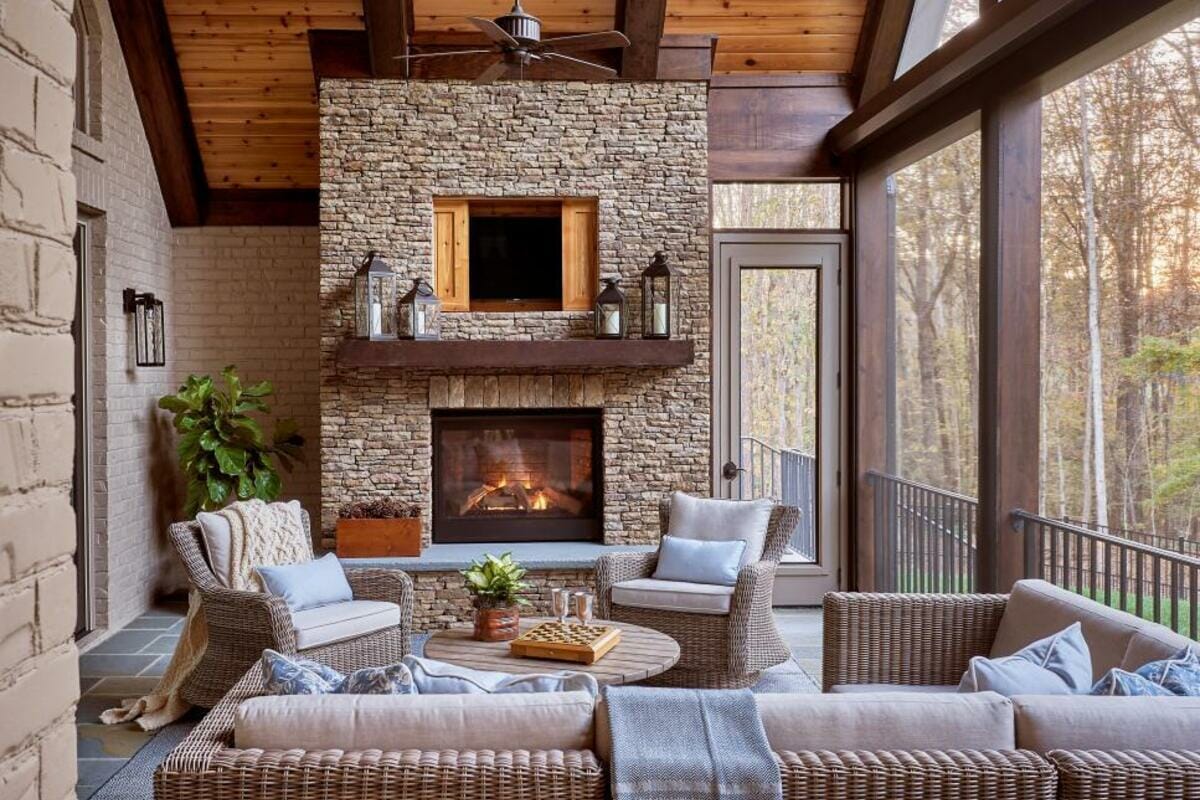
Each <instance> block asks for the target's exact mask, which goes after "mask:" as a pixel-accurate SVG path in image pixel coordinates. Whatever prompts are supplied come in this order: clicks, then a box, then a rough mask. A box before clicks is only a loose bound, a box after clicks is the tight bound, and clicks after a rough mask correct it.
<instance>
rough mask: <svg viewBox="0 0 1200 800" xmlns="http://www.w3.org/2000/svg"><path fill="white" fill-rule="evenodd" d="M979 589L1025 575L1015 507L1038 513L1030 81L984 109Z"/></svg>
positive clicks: (997, 587) (1037, 190) (1035, 212)
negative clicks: (1013, 516)
mask: <svg viewBox="0 0 1200 800" xmlns="http://www.w3.org/2000/svg"><path fill="white" fill-rule="evenodd" d="M982 126H983V131H982V132H983V137H982V138H983V152H982V154H981V163H982V171H983V175H982V195H981V198H980V206H981V216H982V219H981V241H980V264H979V530H978V552H979V559H978V562H977V565H978V566H977V569H978V573H977V575H976V580H977V587H978V589H979V591H984V592H992V591H999V592H1007V591H1008V590H1009V588H1010V587H1011V586H1012V583H1013V581H1015V580H1018V579H1019V578H1022V577H1024V573H1025V558H1024V537H1023V536H1021V535H1020V534H1019V533H1017V532H1016V531H1015V530H1014V528H1013V526H1012V522H1011V519H1012V518H1011V515H1012V511H1013V510H1014V509H1017V508H1023V509H1026V510H1031V511H1036V510H1037V502H1038V480H1039V475H1038V437H1039V425H1038V420H1039V410H1040V401H1041V363H1040V360H1041V359H1040V356H1041V228H1042V209H1041V182H1042V146H1041V142H1042V108H1041V99H1040V96H1039V94H1038V93H1037V91H1036V90H1035V89H1034V88H1033V87H1027V88H1026V89H1023V90H1018V91H1015V92H1011V93H1008V94H1004V95H999V96H995V97H993V98H991V99H989V100H988V101H987V103H986V104H985V106H984V108H983V116H982Z"/></svg>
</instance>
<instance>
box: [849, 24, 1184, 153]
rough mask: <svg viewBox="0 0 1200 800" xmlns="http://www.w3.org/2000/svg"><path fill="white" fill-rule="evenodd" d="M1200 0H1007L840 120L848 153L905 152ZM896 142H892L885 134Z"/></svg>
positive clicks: (1129, 44) (1083, 68)
mask: <svg viewBox="0 0 1200 800" xmlns="http://www.w3.org/2000/svg"><path fill="white" fill-rule="evenodd" d="M1196 8H1197V2H1196V0H1139V2H1137V3H1130V2H1128V0H1004V2H1002V3H998V4H997V5H995V6H993V7H991V8H990V9H988V10H987V12H986V13H985V14H984V15H983V16H982V17H981V18H980V19H979V21H978V22H976V23H975V24H973V25H971V26H969V27H967V28H966V29H965V30H963V31H962V32H961V33H959V34H958V35H957V36H955V37H954V38H952V39H951V40H950V41H949V42H947V43H946V44H944V45H943V46H942V47H940V48H938V49H937V50H935V51H934V52H933V53H932V54H931V55H930V56H928V57H927V58H925V59H924V60H923V61H921V62H920V63H918V64H917V65H916V66H914V67H913V68H912V69H910V70H909V71H908V72H906V73H905V74H904V75H901V76H900V78H898V79H897V80H896V81H894V82H893V83H892V84H891V85H889V86H888V87H887V88H885V89H883V90H882V91H880V92H879V93H878V94H877V95H875V96H874V97H871V98H870V99H868V100H866V101H865V102H863V103H862V104H860V105H859V107H858V109H856V110H855V111H854V113H852V114H850V115H849V116H848V117H846V119H844V120H842V121H841V122H840V123H838V125H837V126H835V127H834V128H833V130H832V131H831V132H830V135H829V144H830V146H831V147H832V149H833V150H834V152H836V153H839V154H845V153H852V152H856V151H860V150H863V149H864V148H866V147H868V146H870V148H871V149H872V150H873V151H875V153H874V155H873V156H872V157H873V158H879V157H882V155H885V154H886V153H894V152H898V151H899V150H900V149H901V148H902V147H903V146H905V145H906V144H909V145H910V144H912V143H913V142H915V141H919V140H920V139H921V138H923V137H925V136H928V135H930V134H932V133H933V132H935V131H937V130H938V129H940V128H942V127H945V126H946V125H948V124H950V123H952V122H954V121H955V120H957V119H961V118H964V117H966V116H968V115H970V114H973V113H975V112H976V111H978V109H979V108H980V106H981V105H982V103H983V102H984V100H985V99H986V98H987V97H989V96H992V95H994V94H996V93H998V92H1005V91H1011V90H1012V89H1014V88H1015V87H1019V86H1021V85H1022V84H1025V83H1028V82H1031V81H1037V82H1038V83H1039V86H1041V88H1042V90H1043V91H1051V90H1053V89H1054V88H1057V86H1059V85H1062V84H1063V83H1065V82H1068V81H1070V80H1072V79H1073V78H1074V77H1078V75H1081V74H1084V73H1086V72H1087V71H1090V70H1091V69H1095V68H1096V67H1098V66H1100V65H1102V64H1103V63H1106V62H1107V61H1109V60H1112V59H1114V58H1117V57H1119V56H1120V55H1121V54H1123V53H1124V52H1127V51H1128V50H1129V49H1132V48H1133V47H1136V46H1138V45H1139V44H1142V43H1144V42H1146V41H1149V40H1150V39H1152V38H1154V37H1155V36H1158V35H1161V34H1162V33H1164V32H1166V31H1168V30H1171V29H1172V28H1174V27H1177V26H1178V25H1181V24H1183V23H1184V22H1186V21H1187V20H1189V19H1191V18H1192V17H1193V16H1194V15H1195V12H1196ZM884 139H892V140H895V141H894V143H888V144H886V145H885V144H883V143H882V141H881V140H884Z"/></svg>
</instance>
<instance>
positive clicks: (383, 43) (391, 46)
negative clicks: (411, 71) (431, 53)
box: [363, 0, 413, 78]
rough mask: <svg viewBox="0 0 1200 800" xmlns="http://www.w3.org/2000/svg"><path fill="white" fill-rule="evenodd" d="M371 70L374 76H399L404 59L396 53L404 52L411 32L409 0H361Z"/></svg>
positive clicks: (411, 17) (401, 74) (411, 8)
mask: <svg viewBox="0 0 1200 800" xmlns="http://www.w3.org/2000/svg"><path fill="white" fill-rule="evenodd" d="M363 21H364V23H365V24H366V28H367V42H368V52H369V53H370V63H371V74H372V75H373V76H374V77H376V78H402V77H404V75H405V70H404V62H403V61H397V60H396V56H402V55H404V54H406V53H407V52H408V43H409V42H410V41H411V40H412V35H413V4H412V0H363Z"/></svg>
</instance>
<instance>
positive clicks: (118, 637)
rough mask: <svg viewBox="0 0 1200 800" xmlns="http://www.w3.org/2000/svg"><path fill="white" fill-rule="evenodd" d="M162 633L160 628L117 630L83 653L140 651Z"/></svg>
mask: <svg viewBox="0 0 1200 800" xmlns="http://www.w3.org/2000/svg"><path fill="white" fill-rule="evenodd" d="M162 635H163V632H162V631H161V630H129V629H128V628H126V629H125V630H122V631H118V632H117V633H114V634H113V635H112V636H110V637H108V638H107V639H105V640H104V641H103V642H101V643H100V644H98V645H96V646H95V647H92V648H90V649H89V650H88V651H87V653H86V654H85V655H119V654H126V655H128V654H133V653H139V652H142V649H143V648H144V647H146V646H147V645H148V644H150V643H151V642H153V641H155V640H157V639H158V638H159V637H160V636H162Z"/></svg>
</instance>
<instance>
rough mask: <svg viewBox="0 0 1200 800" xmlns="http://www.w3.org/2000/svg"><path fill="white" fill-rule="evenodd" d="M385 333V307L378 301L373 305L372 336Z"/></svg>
mask: <svg viewBox="0 0 1200 800" xmlns="http://www.w3.org/2000/svg"><path fill="white" fill-rule="evenodd" d="M381 333H383V306H382V305H381V304H380V302H379V301H378V300H376V301H374V302H372V303H371V335H372V336H378V335H379V334H381Z"/></svg>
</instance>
